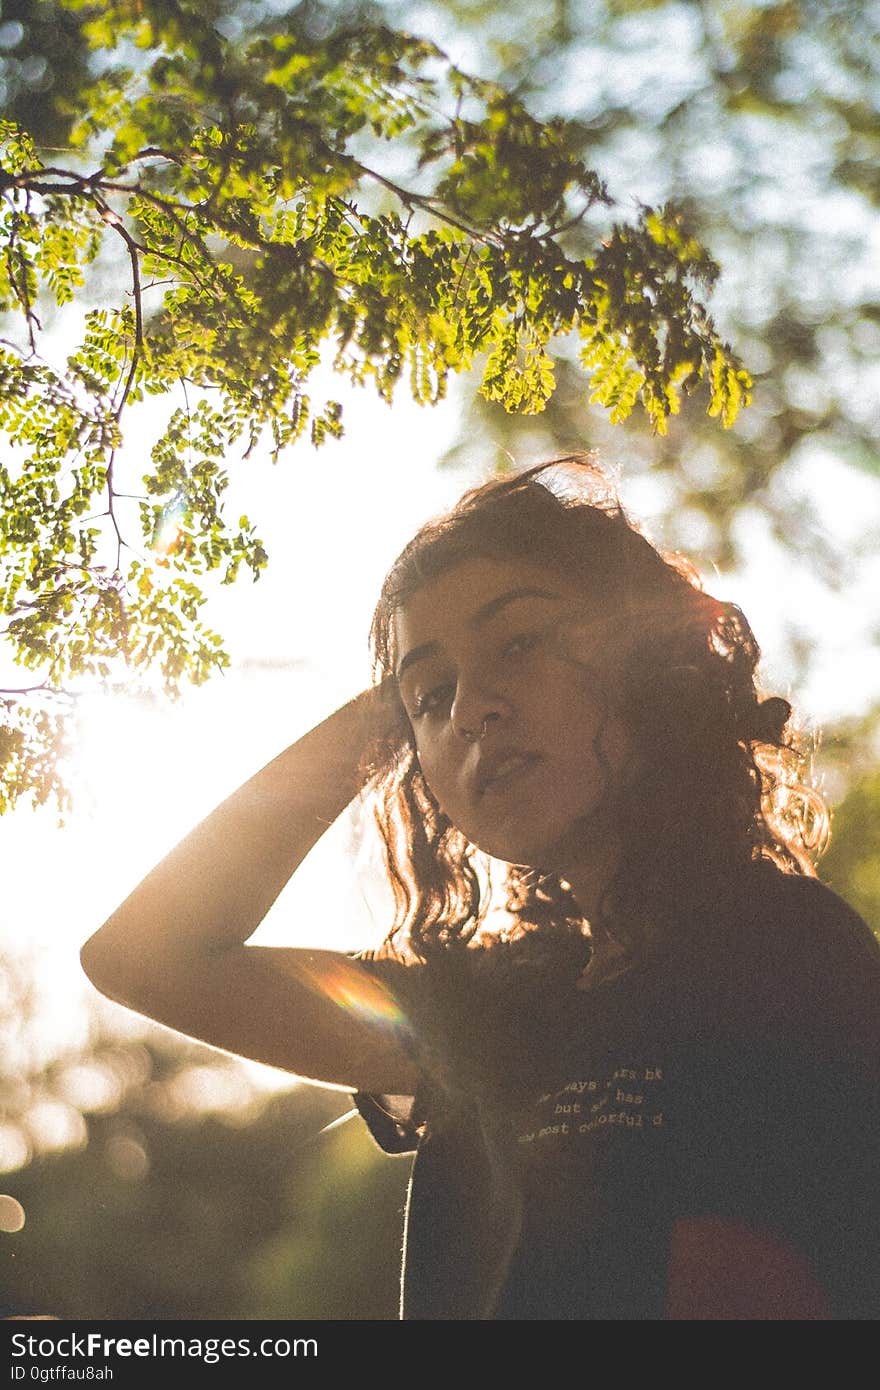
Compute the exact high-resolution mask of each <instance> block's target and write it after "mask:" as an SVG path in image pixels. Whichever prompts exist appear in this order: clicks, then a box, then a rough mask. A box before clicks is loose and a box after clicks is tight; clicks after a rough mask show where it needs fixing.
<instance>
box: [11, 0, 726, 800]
mask: <svg viewBox="0 0 880 1390" xmlns="http://www.w3.org/2000/svg"><path fill="white" fill-rule="evenodd" d="M234 8H235V7H229V6H223V5H220V4H216V5H214V6H204V5H201V4H199V5H197V4H195V3H174V2H172V3H165V2H164V0H148V2H147V3H145V2H144V0H119V2H118V3H113V4H103V5H101V6H93V5H89V4H87V3H83V0H64V3H63V13H65V15H66V16H67V19H68V23H69V22H70V20H71V18H73V19H75V21H76V29H75V32H76V38H77V42H78V43H80V44H81V45H87V46H89V47H90V48H91V49H92V50H93V58H92V60H91V61H92V76H91V79H90V81H89V82H88V84H87V85H86V86H84V87H83V88H82V89H81V90H79V91H76V92H75V93H74V95H73V97H72V98H71V102H70V105H71V109H70V111H69V121H68V127H67V134H66V137H65V138H66V140H67V147H66V148H64V149H61V150H47V149H45V148H41V147H40V146H39V145H38V144H37V141H36V140H35V139H34V138H33V137H32V136H31V135H30V134H29V133H28V131H27V130H25V129H24V128H23V127H22V126H21V125H19V124H15V123H13V122H9V121H7V122H4V123H3V125H2V127H0V140H2V144H0V197H2V214H0V219H2V220H0V239H2V259H0V310H2V312H3V315H4V318H3V338H2V342H0V378H2V384H0V429H2V431H3V433H4V435H5V437H6V441H7V448H6V449H5V451H4V453H5V457H4V459H3V462H2V464H0V536H2V543H0V546H2V554H0V567H2V568H0V576H2V577H0V586H2V593H3V608H4V613H5V626H4V631H3V635H4V640H5V643H6V647H7V654H11V656H12V658H13V660H14V662H15V663H16V664H17V666H19V667H24V668H26V669H27V670H28V671H30V672H31V673H33V674H32V676H31V678H30V681H29V683H28V684H22V685H21V686H18V687H10V688H7V689H6V690H5V691H3V692H2V698H3V699H4V700H5V703H6V722H5V728H4V729H3V731H2V733H0V808H4V809H5V808H6V807H8V806H11V805H13V804H14V803H15V801H16V800H17V798H19V797H20V796H22V795H23V794H25V793H28V794H31V795H32V796H33V797H34V798H35V800H36V801H37V802H38V803H39V802H43V801H46V800H47V799H49V798H50V797H52V796H53V795H54V796H61V797H62V798H63V795H64V793H63V788H62V786H61V782H60V780H59V776H58V773H57V765H58V758H59V754H60V752H61V751H62V749H63V746H64V737H65V702H66V701H68V700H69V699H70V698H72V697H73V696H74V695H75V693H76V691H77V690H78V689H82V688H83V687H84V684H87V683H88V682H89V681H109V682H112V681H122V680H127V679H130V678H131V676H132V675H137V673H142V674H143V673H150V672H153V673H156V674H158V677H159V678H160V680H161V682H162V683H163V684H164V687H165V689H166V690H167V691H169V692H170V693H174V692H175V691H176V690H177V689H178V688H179V684H180V682H181V681H182V680H184V679H187V680H192V681H196V682H200V681H203V680H204V679H206V678H207V677H208V676H209V675H210V674H211V672H212V671H213V670H215V669H217V668H218V667H221V666H222V665H223V664H224V663H225V662H226V660H227V658H226V655H225V653H224V650H223V643H222V638H221V636H220V635H219V634H217V633H215V632H213V631H211V630H210V628H209V627H208V626H207V625H206V624H205V623H204V622H203V621H202V616H201V610H202V607H203V604H204V594H203V592H202V589H201V588H200V586H199V582H198V581H199V579H200V577H202V576H204V575H206V574H207V573H208V572H209V571H217V572H218V573H219V574H220V575H221V577H222V581H223V582H224V583H231V582H233V581H234V580H235V579H236V577H237V576H238V575H239V573H240V571H242V569H243V570H245V571H250V573H251V574H252V575H253V576H254V577H256V576H258V575H259V573H260V571H261V569H262V568H263V566H264V565H265V564H266V561H267V556H266V553H265V550H264V547H263V545H262V543H261V541H260V539H259V537H258V536H257V534H256V532H255V529H254V527H253V526H252V524H251V522H250V521H249V519H248V517H247V516H240V517H229V516H228V515H226V513H225V512H224V507H223V501H224V497H223V494H224V491H225V489H226V486H227V483H228V469H229V467H230V466H235V460H236V458H241V457H246V456H247V454H248V453H249V452H250V451H252V450H253V449H254V448H255V447H256V445H257V444H258V442H259V441H260V440H261V439H264V438H265V439H268V441H269V443H270V447H271V448H272V449H273V450H274V451H275V452H276V453H277V452H279V451H281V450H283V449H285V448H286V447H287V446H289V445H290V444H292V443H293V442H294V441H295V440H297V439H299V438H300V437H302V436H303V434H304V433H307V434H308V435H309V436H310V438H311V441H312V443H313V444H314V445H316V446H319V445H321V444H322V443H323V442H324V441H325V440H326V439H327V438H328V437H333V436H336V435H338V434H339V433H340V432H341V430H342V427H343V421H342V407H341V405H340V403H339V402H338V401H336V400H332V399H330V400H314V399H313V398H312V395H311V383H312V381H313V380H314V374H315V371H316V368H318V367H319V365H322V364H327V363H330V364H332V367H333V369H334V370H335V371H336V372H338V373H340V374H341V375H342V376H343V377H345V378H346V379H348V380H349V381H352V382H354V383H357V384H366V383H369V384H371V385H372V386H373V388H374V389H375V390H377V391H378V393H379V394H380V396H381V397H383V398H384V399H386V400H388V401H390V400H391V398H392V396H393V394H394V392H395V390H396V389H398V387H400V386H403V388H404V389H408V390H409V391H410V392H411V393H412V395H413V397H414V398H415V399H416V400H417V401H419V402H421V403H424V404H426V405H427V404H430V403H432V402H434V401H436V400H438V399H439V398H440V397H442V395H443V393H444V391H445V389H446V385H447V381H448V379H449V377H450V375H451V374H453V373H460V372H464V371H467V370H469V369H471V368H472V367H473V365H474V364H475V363H477V364H479V367H480V373H481V381H480V387H479V389H480V392H481V394H482V396H483V397H484V398H485V399H486V400H488V401H491V402H495V403H498V404H500V405H501V406H503V407H504V409H505V410H506V411H508V412H511V413H518V414H520V415H528V414H534V413H536V412H540V411H542V410H543V409H544V408H545V406H546V404H547V402H548V400H549V399H550V397H551V396H552V394H553V391H554V387H555V373H554V359H553V356H552V355H551V348H552V347H553V346H554V344H561V343H565V344H569V343H571V344H574V345H575V348H576V355H577V362H578V371H579V372H580V373H581V375H582V377H583V379H584V384H583V399H584V401H585V402H586V400H587V398H588V397H589V399H591V400H592V401H594V402H596V403H597V404H598V405H599V406H601V407H604V408H605V410H606V411H607V412H608V415H609V418H610V419H611V420H612V421H615V422H617V421H622V420H624V419H625V418H626V417H627V416H629V415H630V413H631V412H632V411H633V410H634V409H636V408H637V407H638V408H640V410H641V412H642V413H643V414H644V415H646V416H647V420H648V421H649V423H650V426H651V428H652V429H653V430H654V431H656V432H658V433H662V432H663V431H664V430H665V429H666V427H667V422H668V420H669V418H670V417H671V416H672V415H674V414H675V413H676V412H677V411H678V410H679V409H680V407H681V403H682V400H683V398H684V397H686V396H687V395H688V394H689V393H691V392H693V391H694V390H695V389H696V388H697V387H701V386H702V387H703V388H704V393H703V398H704V402H705V407H704V408H708V412H709V415H710V416H711V417H714V418H715V419H716V420H717V421H720V423H721V424H723V425H724V426H730V425H731V424H732V423H733V421H734V420H735V418H736V416H737V413H738V411H739V409H740V407H741V405H743V404H744V403H746V402H747V401H748V398H749V390H750V379H749V376H748V373H747V371H746V370H745V368H744V367H743V366H742V364H741V363H740V361H739V359H738V358H737V357H736V355H735V354H734V352H733V351H732V350H731V348H730V347H729V346H728V345H727V344H726V343H725V342H724V341H723V339H722V338H721V337H720V335H719V333H718V331H717V330H716V328H715V325H714V323H713V321H712V318H711V316H710V314H709V312H708V311H707V308H706V303H705V298H706V295H707V293H708V292H709V291H710V290H711V288H712V286H713V284H714V283H715V280H716V278H717V275H718V267H717V265H716V264H715V262H714V261H713V260H712V258H711V256H710V255H709V253H708V252H707V250H706V249H705V248H704V246H703V245H702V243H701V242H700V240H699V239H698V238H697V237H696V236H695V234H694V232H693V230H692V227H691V226H690V225H689V221H688V218H687V217H686V216H685V215H684V214H683V213H682V212H681V211H680V210H678V209H677V208H675V207H674V206H668V205H660V206H641V207H639V208H638V209H637V210H636V213H635V215H634V216H631V217H629V218H626V217H623V216H622V215H621V212H620V209H619V208H618V207H617V206H616V205H615V203H614V201H613V198H612V194H611V192H609V189H608V188H607V186H606V184H605V182H604V180H603V179H602V177H601V175H600V173H599V172H598V171H597V170H594V169H593V168H591V167H589V166H588V165H587V163H586V162H585V161H584V159H583V157H582V153H581V151H580V148H579V145H580V140H579V131H578V129H577V127H575V126H572V124H571V123H570V122H568V121H566V120H564V119H562V118H560V117H551V118H545V119H539V118H537V117H535V116H534V115H532V114H531V113H530V111H529V110H528V109H527V106H526V105H525V104H524V103H523V101H522V100H521V99H520V97H519V96H518V95H517V94H516V93H515V91H513V90H511V89H510V88H509V87H507V86H505V85H503V84H500V83H496V82H493V81H488V80H486V79H483V78H477V77H473V76H469V75H468V74H467V73H465V72H463V71H462V70H461V68H459V67H458V66H456V65H455V64H453V63H452V62H450V61H449V59H448V58H447V57H446V56H445V54H444V53H443V52H442V50H441V49H440V48H439V47H438V46H437V45H436V44H435V43H433V42H429V41H427V40H423V39H418V38H415V37H413V36H411V35H409V34H407V33H405V32H402V31H398V30H394V29H391V28H389V27H388V26H387V25H384V24H380V23H377V22H372V23H367V22H365V21H364V20H363V18H361V19H360V20H359V21H358V22H352V23H350V24H348V25H346V24H342V25H336V26H330V27H328V26H327V25H326V24H322V25H314V24H312V25H310V24H309V23H308V22H307V21H308V19H309V13H310V7H299V8H298V9H297V11H296V15H294V16H293V17H291V16H290V15H287V16H285V21H284V22H283V23H282V22H280V20H279V22H278V23H276V24H275V25H267V24H266V23H265V22H264V23H263V24H262V25H261V26H258V27H257V29H256V31H249V30H247V29H244V28H243V27H242V26H241V25H239V26H238V29H236V28H235V26H230V25H229V24H226V25H225V26H224V24H223V23H222V22H221V21H222V20H223V18H224V15H226V16H227V18H228V14H229V13H230V12H231V9H234ZM300 10H302V11H303V13H300ZM297 16H298V17H299V19H300V21H301V22H300V23H299V24H297V23H296V22H294V21H295V19H296V18H297ZM19 27H21V28H22V32H23V33H24V26H21V25H20V26H19ZM54 129H55V131H56V133H55V138H58V137H57V127H55V128H54ZM40 134H41V131H40V130H39V129H38V130H37V135H38V136H40ZM59 154H60V155H61V156H62V157H61V158H59ZM122 267H124V273H125V289H124V293H122V294H121V295H120V294H119V291H118V289H117V291H116V297H113V296H108V294H107V291H106V279H107V274H108V272H112V273H113V274H114V275H116V276H118V275H119V274H120V273H121V268H122ZM53 306H54V319H53V320H51V321H52V322H54V325H55V328H56V330H57V332H56V335H51V334H49V332H48V328H49V325H50V318H49V317H47V315H52V314H53ZM44 322H45V324H46V332H45V333H44V331H43V329H44ZM62 327H64V328H65V330H66V332H67V333H68V335H69V334H70V333H72V332H75V333H76V334H77V337H78V341H76V342H75V343H74V346H73V348H72V350H70V351H69V352H67V353H66V356H65V359H64V360H62V361H60V362H59V361H57V360H53V356H52V344H51V340H52V339H53V336H54V337H60V338H63V334H62V333H61V329H62ZM47 340H49V346H48V347H47V346H46V343H47ZM148 397H156V398H160V397H164V398H165V399H166V402H167V410H166V415H165V418H164V422H163V425H162V426H161V427H159V428H157V431H156V433H157V437H156V438H155V440H154V441H153V444H152V449H151V466H150V469H149V471H148V473H147V475H146V476H145V478H144V480H143V491H142V493H141V494H140V495H138V496H131V495H126V494H124V493H123V491H122V489H121V487H120V484H119V481H118V476H119V458H120V451H121V450H122V448H123V446H124V443H125V437H126V436H125V427H126V423H127V420H128V419H129V418H130V416H131V410H132V407H134V406H135V405H136V404H137V403H138V402H142V401H144V400H145V399H146V398H148ZM151 418H155V417H151Z"/></svg>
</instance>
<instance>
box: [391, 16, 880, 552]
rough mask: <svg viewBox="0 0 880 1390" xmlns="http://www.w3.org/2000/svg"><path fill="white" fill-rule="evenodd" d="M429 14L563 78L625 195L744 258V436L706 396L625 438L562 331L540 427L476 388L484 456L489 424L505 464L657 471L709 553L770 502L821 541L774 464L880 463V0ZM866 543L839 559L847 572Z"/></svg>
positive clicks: (733, 282)
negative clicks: (615, 465)
mask: <svg viewBox="0 0 880 1390" xmlns="http://www.w3.org/2000/svg"><path fill="white" fill-rule="evenodd" d="M389 11H390V13H392V14H397V15H401V14H403V13H405V6H403V5H402V4H398V3H396V0H389ZM420 15H421V17H422V18H421V22H422V24H423V25H424V26H425V28H426V31H427V32H431V33H438V34H442V35H443V38H444V41H446V42H448V43H450V44H453V43H454V44H455V45H456V48H457V49H464V50H465V51H470V47H469V46H471V45H472V47H473V51H474V53H475V54H478V55H479V61H480V64H481V67H480V71H481V72H482V73H483V74H484V75H487V76H489V75H491V76H493V77H495V78H496V79H497V80H499V81H502V82H505V83H508V84H515V85H516V89H517V91H518V92H519V93H520V95H521V96H523V98H524V99H527V100H528V101H529V103H530V105H532V106H533V107H534V108H535V109H542V108H544V107H547V108H550V107H553V105H554V103H558V102H559V99H560V93H561V92H562V91H564V92H565V97H566V102H567V105H566V111H567V113H568V115H569V118H570V126H569V129H570V130H571V132H572V138H573V139H574V140H575V141H576V142H577V143H576V146H575V147H576V148H577V149H579V150H580V151H581V152H582V153H583V154H584V157H586V158H589V160H590V161H593V162H598V163H600V164H601V167H602V168H604V169H605V170H608V171H611V170H614V184H615V190H616V191H617V192H618V194H619V195H620V196H625V194H626V192H628V191H637V192H638V193H639V195H640V196H642V197H650V198H651V199H664V198H672V199H677V200H680V201H681V202H682V203H683V205H684V206H685V207H686V209H687V212H688V216H689V218H690V219H691V221H692V224H693V226H694V227H695V228H696V230H697V233H698V235H699V236H700V237H701V238H703V239H704V240H706V241H707V242H708V243H709V244H710V245H711V246H712V247H713V249H714V250H715V252H716V253H717V255H718V256H719V257H720V259H721V261H722V263H723V265H724V280H723V283H722V285H721V286H720V291H719V295H718V297H717V299H716V304H715V308H716V314H717V316H718V319H719V323H721V324H723V327H724V332H725V333H726V334H727V335H728V336H730V337H732V339H733V340H734V341H735V342H736V343H737V344H738V346H739V348H740V350H741V351H742V352H743V353H744V355H745V356H746V358H747V360H748V362H749V365H750V368H751V369H752V371H753V375H754V378H755V389H754V408H753V409H752V410H750V411H748V412H746V413H744V414H741V415H740V417H739V419H738V420H737V422H736V424H735V426H734V427H733V428H732V429H731V430H729V431H719V430H716V429H714V428H712V427H711V422H709V421H707V419H706V416H705V413H704V412H703V411H701V410H699V409H694V408H693V407H694V404H695V402H694V401H693V400H692V401H690V402H688V401H685V402H684V403H683V408H682V412H681V415H680V416H679V417H678V419H677V420H676V421H674V422H672V423H671V425H670V429H669V431H668V433H667V434H666V435H665V436H660V435H654V436H653V437H649V436H648V435H647V433H646V432H645V431H644V430H639V429H638V424H637V422H635V427H633V425H634V422H633V420H632V419H631V420H630V422H628V423H627V424H625V425H624V427H623V429H622V430H620V431H618V432H617V437H614V438H611V437H610V431H609V430H608V429H607V428H606V426H605V422H604V420H603V419H602V417H601V416H600V415H599V414H598V413H595V412H594V413H592V414H591V415H589V416H588V417H586V418H585V416H584V413H583V409H582V396H581V392H580V387H579V372H578V370H577V367H576V364H575V363H574V362H573V359H572V355H571V354H570V353H568V352H567V351H566V345H565V344H564V343H558V344H556V345H555V347H554V349H553V352H552V353H551V355H552V356H553V358H554V368H555V372H556V379H557V390H556V392H555V394H554V396H553V398H552V400H551V401H550V402H549V403H548V409H547V411H546V412H545V414H544V415H543V416H542V417H541V418H540V420H538V421H535V422H533V423H532V424H531V426H530V427H528V428H530V429H531V431H532V434H531V438H529V435H528V428H527V430H525V431H524V430H523V429H522V427H521V426H520V428H519V429H518V430H516V435H517V438H516V440H515V441H514V439H513V437H512V436H513V434H514V429H513V428H512V424H511V422H510V421H508V420H505V419H504V418H503V416H502V414H501V412H499V411H497V410H493V409H492V408H491V406H488V405H487V404H486V403H485V402H483V401H481V400H476V399H472V400H471V401H470V402H469V405H468V415H467V418H466V419H465V420H464V422H463V426H462V441H463V443H462V445H461V446H460V447H461V449H462V450H465V449H466V450H467V454H468V456H469V457H473V456H474V453H475V450H476V447H477V446H476V442H475V441H476V440H477V439H479V437H480V436H482V438H483V441H484V448H485V452H486V454H487V455H488V456H489V457H494V456H495V454H496V452H497V451H498V450H499V448H501V449H503V448H504V447H507V448H508V449H510V450H512V451H514V452H516V453H517V454H518V455H520V456H523V455H525V457H528V456H529V455H530V454H533V455H534V456H537V457H540V456H542V455H544V454H545V453H549V452H552V450H553V449H554V448H556V447H561V448H564V449H565V448H571V447H573V446H574V445H576V444H581V445H583V444H584V443H586V444H588V445H590V446H592V447H595V448H598V449H599V450H600V451H601V452H602V453H603V454H604V455H605V456H606V457H608V458H612V459H614V458H620V459H625V461H626V470H627V474H628V475H629V476H632V475H633V474H634V473H638V472H640V471H646V470H648V469H650V470H651V471H652V472H653V473H654V474H655V475H656V476H657V477H658V478H659V479H662V490H661V489H659V488H658V489H657V490H656V491H652V496H660V497H662V498H663V511H664V522H665V525H666V532H667V535H669V536H670V537H671V538H672V539H673V542H674V543H675V544H678V545H680V546H682V548H683V549H685V550H686V551H688V553H691V554H694V553H695V551H697V550H700V551H701V552H702V556H703V557H704V558H705V559H706V561H707V562H709V563H714V564H720V565H722V566H724V567H730V566H732V565H734V564H736V563H737V562H738V561H740V560H741V558H742V553H741V546H740V540H741V535H742V532H741V530H740V529H739V527H738V524H737V523H738V521H739V519H740V518H741V516H742V513H743V510H744V509H745V508H748V507H752V506H754V507H756V508H760V510H761V512H762V513H763V515H764V516H766V517H768V518H769V520H770V522H771V525H772V528H773V532H774V534H775V535H776V536H777V537H778V539H779V541H780V542H781V543H782V544H783V545H784V546H786V547H787V548H788V549H789V550H791V551H792V552H795V553H797V552H799V551H803V550H805V549H809V550H810V551H811V552H812V551H814V548H815V540H814V533H815V532H817V531H818V532H820V533H821V531H822V529H823V525H822V523H823V520H824V518H823V514H822V503H823V502H824V496H823V495H821V494H820V495H819V497H818V501H817V505H816V508H815V513H814V515H812V516H811V515H810V514H809V510H808V509H805V508H804V507H797V506H795V505H793V501H792V498H791V496H790V492H789V490H788V488H787V487H785V486H784V485H783V484H782V482H781V479H780V483H779V485H777V484H776V480H775V475H781V474H783V472H784V473H785V476H786V477H788V476H789V471H788V470H789V467H790V466H791V467H796V466H797V465H798V464H799V462H800V461H801V460H802V459H803V458H804V457H805V456H807V455H811V456H812V457H814V458H815V457H819V458H827V457H828V456H831V457H833V458H834V459H836V460H839V461H840V462H841V463H843V464H844V465H846V466H849V467H852V468H853V469H857V470H860V471H862V472H864V473H867V474H868V475H869V476H873V477H875V478H876V477H877V476H878V458H880V416H878V413H877V411H876V409H875V408H874V401H875V398H876V383H875V378H874V373H875V371H876V361H877V352H878V348H880V299H878V293H877V277H876V247H875V244H874V238H875V229H876V209H877V205H878V202H880V179H878V170H880V5H878V4H877V0H715V3H711V4H707V3H705V0H595V3H592V4H590V5H583V4H580V3H578V0H554V3H553V4H549V5H545V6H536V5H534V4H530V3H528V0H442V3H439V4H434V3H431V0H426V3H425V4H423V5H422V6H421V8H420ZM841 471H845V470H841ZM838 486H840V485H838ZM843 486H845V483H844V484H843ZM850 558H851V557H849V556H842V555H841V554H840V553H837V554H835V555H833V556H831V557H830V564H828V565H826V566H825V568H826V569H827V570H828V571H829V573H830V577H831V579H832V580H833V577H834V575H835V573H836V574H837V575H838V576H840V575H842V574H844V573H845V572H846V567H847V564H848V562H849V560H850Z"/></svg>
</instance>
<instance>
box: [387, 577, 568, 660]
mask: <svg viewBox="0 0 880 1390" xmlns="http://www.w3.org/2000/svg"><path fill="white" fill-rule="evenodd" d="M524 598H541V599H550V600H556V601H557V602H558V601H559V600H560V599H561V598H562V595H561V594H557V593H554V592H553V590H552V589H532V588H523V589H508V590H507V591H506V592H505V593H503V594H498V595H497V596H496V597H495V598H493V599H490V600H489V602H488V603H484V604H483V606H482V608H478V609H477V611H476V613H474V614H473V616H472V617H471V618H470V619H469V621H468V626H469V627H472V628H476V627H480V626H482V624H483V623H487V622H488V621H489V619H490V618H494V617H495V615H496V614H497V613H500V612H501V610H502V609H504V608H506V607H507V606H508V604H511V603H516V602H517V601H518V600H519V599H524ZM439 651H440V643H439V642H423V643H422V644H421V646H419V647H413V648H412V649H411V650H410V651H408V652H407V653H406V655H405V656H403V657H401V659H400V662H399V664H398V667H397V671H396V672H395V674H396V676H397V680H398V681H400V678H401V676H402V675H403V673H404V671H408V670H409V668H410V667H411V666H412V665H414V664H415V662H417V661H425V660H426V659H427V658H428V657H429V656H436V655H437V653H438V652H439Z"/></svg>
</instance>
